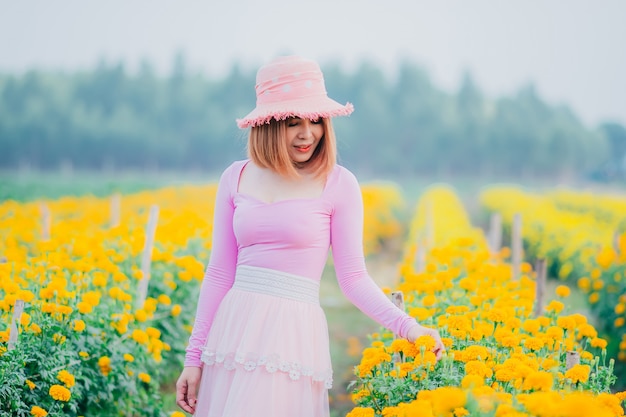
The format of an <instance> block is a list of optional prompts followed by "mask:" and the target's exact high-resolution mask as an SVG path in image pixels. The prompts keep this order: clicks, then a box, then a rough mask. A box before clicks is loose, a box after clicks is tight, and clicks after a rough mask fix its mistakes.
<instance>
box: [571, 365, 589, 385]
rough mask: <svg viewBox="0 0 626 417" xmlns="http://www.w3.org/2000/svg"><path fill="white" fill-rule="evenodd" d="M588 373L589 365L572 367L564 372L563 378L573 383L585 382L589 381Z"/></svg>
mask: <svg viewBox="0 0 626 417" xmlns="http://www.w3.org/2000/svg"><path fill="white" fill-rule="evenodd" d="M589 371H590V367H589V365H574V366H573V367H572V368H571V369H569V370H568V371H566V372H565V378H567V379H570V380H571V381H572V382H574V383H577V382H587V380H588V379H589Z"/></svg>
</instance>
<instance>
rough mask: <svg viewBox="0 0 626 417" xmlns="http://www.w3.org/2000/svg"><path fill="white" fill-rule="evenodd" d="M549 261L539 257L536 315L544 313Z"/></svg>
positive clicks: (536, 283) (536, 284) (536, 266)
mask: <svg viewBox="0 0 626 417" xmlns="http://www.w3.org/2000/svg"><path fill="white" fill-rule="evenodd" d="M547 266H548V263H547V261H546V260H545V259H537V262H536V265H535V272H536V274H537V279H536V282H535V317H538V316H540V315H541V314H542V313H543V304H544V295H545V292H546V275H547V272H548V267H547Z"/></svg>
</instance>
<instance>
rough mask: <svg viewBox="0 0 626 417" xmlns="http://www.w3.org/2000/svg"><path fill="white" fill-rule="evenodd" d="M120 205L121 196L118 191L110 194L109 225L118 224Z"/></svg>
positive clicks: (115, 225) (114, 225)
mask: <svg viewBox="0 0 626 417" xmlns="http://www.w3.org/2000/svg"><path fill="white" fill-rule="evenodd" d="M121 205H122V197H121V196H120V194H119V193H115V194H113V195H112V196H111V223H110V227H111V228H114V227H117V226H119V225H120V211H121Z"/></svg>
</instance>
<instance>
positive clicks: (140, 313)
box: [135, 309, 148, 323]
mask: <svg viewBox="0 0 626 417" xmlns="http://www.w3.org/2000/svg"><path fill="white" fill-rule="evenodd" d="M135 319H137V321H138V322H140V323H144V322H145V321H146V320H148V313H147V312H146V310H143V309H140V310H137V311H136V312H135Z"/></svg>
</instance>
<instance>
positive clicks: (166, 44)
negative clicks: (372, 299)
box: [0, 0, 626, 125]
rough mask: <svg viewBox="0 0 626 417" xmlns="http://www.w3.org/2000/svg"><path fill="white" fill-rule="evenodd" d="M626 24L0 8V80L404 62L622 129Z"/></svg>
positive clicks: (569, 3)
mask: <svg viewBox="0 0 626 417" xmlns="http://www.w3.org/2000/svg"><path fill="white" fill-rule="evenodd" d="M625 22H626V1H625V0H511V1H506V0H438V1H437V0H432V1H422V0H405V1H399V0H376V1H373V0H372V1H369V0H361V1H359V0H334V1H332V0H318V1H315V0H308V1H304V0H293V1H285V0H263V1H253V0H221V1H219V0H205V1H185V0H178V1H174V0H169V1H165V0H106V1H105V0H103V1H86V0H40V1H33V0H0V72H5V73H6V72H10V73H17V72H22V71H25V70H28V69H31V68H49V69H50V68H52V69H67V70H75V69H90V68H93V67H94V66H95V65H96V63H97V62H98V60H100V59H101V58H104V59H106V60H107V61H109V62H117V61H119V60H124V62H126V63H127V67H128V68H129V69H132V68H136V66H137V63H138V62H139V61H140V60H141V59H148V60H149V61H151V62H152V63H153V64H154V65H155V66H156V67H157V68H158V69H159V71H161V72H163V73H167V72H168V71H169V69H170V65H171V62H172V58H173V55H174V53H175V51H177V50H182V51H184V53H185V55H186V57H187V61H188V63H189V67H190V68H192V69H193V70H197V71H202V72H205V73H206V74H207V75H220V74H223V73H224V72H225V71H227V70H228V69H229V67H230V65H231V63H232V62H233V61H234V60H237V61H239V62H241V63H243V64H244V65H246V66H248V67H254V68H256V67H257V66H258V65H259V64H260V63H263V62H265V61H267V60H269V59H271V58H272V57H274V56H275V55H277V54H282V53H297V54H300V55H304V56H307V57H310V58H314V59H317V60H318V61H320V63H321V64H322V67H323V64H324V62H328V61H331V60H332V61H338V62H340V63H341V64H342V65H343V66H344V67H345V68H346V69H347V70H350V69H352V68H354V66H355V65H357V64H358V63H360V62H361V61H362V60H364V59H368V60H370V61H372V62H374V63H376V64H378V65H379V66H380V67H381V68H384V69H385V70H386V71H388V72H389V73H390V74H393V69H394V67H395V65H396V64H397V62H398V61H399V60H402V59H407V58H408V59H410V60H413V61H414V62H416V63H418V64H420V65H422V66H423V67H425V68H426V69H427V71H428V72H429V74H430V75H431V77H432V79H433V81H434V82H435V84H437V85H438V86H440V87H441V88H444V89H446V90H450V91H452V90H454V89H456V87H457V86H458V82H459V80H460V77H461V74H462V73H463V71H465V70H469V71H470V72H471V74H472V75H473V76H474V78H475V80H476V81H477V83H478V85H479V87H480V88H481V89H482V90H483V91H484V92H485V93H486V94H487V95H489V96H491V97H497V96H500V95H509V94H512V93H513V92H515V91H516V90H518V89H519V88H520V87H522V86H523V85H525V84H527V83H528V82H530V81H532V82H534V83H535V85H536V87H537V90H538V91H539V94H540V95H541V96H542V97H543V98H544V99H545V100H547V101H548V102H550V103H552V104H557V103H558V104H562V103H564V104H567V105H569V106H570V107H571V108H572V109H573V110H574V111H575V112H576V113H577V114H579V115H580V116H581V118H582V119H583V121H584V122H585V123H587V124H589V125H592V124H596V123H599V122H601V121H605V120H608V119H613V120H617V121H619V122H621V123H624V124H626V23H625ZM330 93H331V95H332V92H330ZM416 100H419V97H417V98H416Z"/></svg>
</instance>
